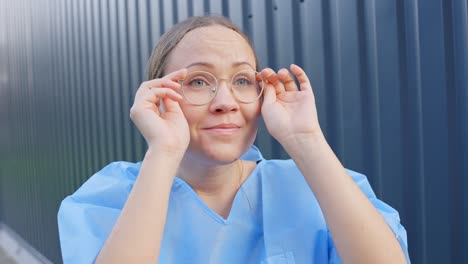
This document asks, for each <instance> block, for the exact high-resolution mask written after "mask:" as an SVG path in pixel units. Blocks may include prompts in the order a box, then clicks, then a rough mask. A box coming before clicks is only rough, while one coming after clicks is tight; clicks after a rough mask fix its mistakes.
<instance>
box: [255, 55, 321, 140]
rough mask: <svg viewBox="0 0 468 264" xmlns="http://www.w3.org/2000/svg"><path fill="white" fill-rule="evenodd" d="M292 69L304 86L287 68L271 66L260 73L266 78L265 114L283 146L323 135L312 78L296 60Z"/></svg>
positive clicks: (272, 133) (266, 121)
mask: <svg viewBox="0 0 468 264" xmlns="http://www.w3.org/2000/svg"><path fill="white" fill-rule="evenodd" d="M290 69H291V72H292V73H293V74H294V75H295V76H296V78H297V79H298V81H299V84H300V89H298V87H297V84H296V81H295V80H294V77H293V76H292V75H291V73H290V72H289V71H288V70H286V69H281V70H279V71H278V73H275V72H274V71H273V70H272V69H270V68H267V69H264V70H262V72H261V73H260V74H261V77H262V78H264V80H266V84H265V90H264V96H263V104H262V116H263V119H264V121H265V124H266V127H267V129H268V131H269V132H270V134H271V135H272V136H273V137H274V138H275V139H276V140H278V141H279V142H280V144H281V145H283V147H286V145H288V146H290V145H291V144H293V145H295V144H297V143H300V142H302V141H303V140H307V139H309V137H314V136H321V135H322V131H321V129H320V125H319V122H318V117H317V109H316V106H315V98H314V94H313V92H312V86H311V85H310V81H309V78H308V77H307V75H306V73H305V72H304V70H302V69H301V68H300V67H299V66H297V65H295V64H291V67H290Z"/></svg>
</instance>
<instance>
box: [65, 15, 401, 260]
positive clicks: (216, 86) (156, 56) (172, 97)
mask: <svg viewBox="0 0 468 264" xmlns="http://www.w3.org/2000/svg"><path fill="white" fill-rule="evenodd" d="M257 66H258V64H257V59H256V56H255V53H254V50H253V48H252V46H251V44H250V42H249V41H248V39H247V37H246V36H245V35H244V34H243V33H242V32H241V31H240V30H239V29H238V28H236V27H235V26H234V25H233V24H232V23H231V22H229V21H228V20H227V19H225V18H223V17H217V16H209V17H193V18H189V19H188V20H186V21H184V22H182V23H180V24H178V25H176V26H174V27H173V28H172V29H171V30H169V31H168V32H167V33H166V34H165V35H164V36H163V37H162V38H161V40H160V42H159V43H158V45H157V46H156V48H155V50H154V51H153V54H152V57H151V63H150V67H149V81H147V82H144V83H142V84H141V86H140V88H139V89H138V91H137V93H136V95H135V102H134V105H133V106H132V108H131V111H130V117H131V119H132V120H133V122H134V123H135V124H136V126H137V127H138V129H139V130H140V132H141V133H142V135H143V136H144V138H145V140H146V142H147V143H148V150H147V152H146V154H145V157H144V159H143V161H142V163H141V164H140V163H137V164H132V163H126V162H116V163H112V164H110V165H109V166H107V167H106V168H104V169H103V170H101V171H100V172H98V173H97V174H96V175H94V176H93V177H91V178H90V179H89V180H88V181H87V182H86V183H85V184H84V185H83V186H82V187H81V188H80V189H79V190H78V191H77V192H75V193H74V194H73V195H71V196H69V197H68V198H66V199H65V200H64V201H63V203H62V205H61V208H60V211H59V231H60V239H61V246H62V253H63V258H64V262H65V263H90V262H93V261H94V260H95V261H96V263H157V262H158V261H159V262H160V263H262V262H265V263H329V262H330V263H340V261H342V262H343V263H404V262H405V258H406V260H407V261H408V257H407V245H406V243H407V242H406V232H405V230H404V228H403V227H402V226H401V225H400V224H399V219H398V213H397V212H396V211H395V210H393V209H392V208H391V207H389V206H388V205H386V204H384V203H383V202H381V201H379V200H378V199H376V197H375V195H374V194H373V192H372V190H371V188H370V186H369V184H368V182H367V180H366V179H365V177H364V176H362V175H360V174H358V173H355V172H352V171H349V170H346V169H344V168H343V166H342V165H341V164H340V162H339V161H338V159H337V158H336V156H335V155H334V153H333V151H332V150H331V148H330V147H329V145H328V144H327V142H326V140H325V138H324V136H323V133H322V131H321V129H320V126H319V123H318V119H317V113H316V107H315V101H314V95H313V92H312V87H311V85H310V82H309V80H308V78H307V75H306V74H305V73H304V71H303V70H302V69H301V68H300V67H298V66H296V65H291V67H290V71H291V72H289V71H288V70H287V69H281V70H280V71H278V72H277V73H276V72H274V71H273V70H272V69H269V68H267V69H263V70H262V71H261V72H259V73H258V72H256V71H255V70H256V68H257ZM293 75H294V76H295V77H296V78H297V80H298V81H299V87H298V86H297V84H296V82H295V81H294V77H293ZM260 115H262V116H263V119H264V121H265V124H266V126H267V129H268V131H269V133H270V134H271V135H272V136H273V137H274V138H275V139H276V140H278V142H279V143H280V144H281V145H282V146H283V147H284V149H285V150H286V151H287V153H288V154H289V155H290V156H291V157H292V160H288V161H274V160H272V161H268V160H264V159H263V158H262V156H261V154H260V152H259V151H258V149H256V148H255V147H254V146H252V144H253V142H254V139H255V136H256V133H257V127H258V120H259V117H260ZM305 120H307V122H305ZM244 153H245V154H244ZM243 154H244V156H242V155H243ZM241 156H242V158H241ZM392 231H393V232H392Z"/></svg>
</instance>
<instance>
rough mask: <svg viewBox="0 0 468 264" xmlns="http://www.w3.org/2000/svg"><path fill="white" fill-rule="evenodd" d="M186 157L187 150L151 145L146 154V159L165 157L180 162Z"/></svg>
mask: <svg viewBox="0 0 468 264" xmlns="http://www.w3.org/2000/svg"><path fill="white" fill-rule="evenodd" d="M184 155H185V149H180V148H174V147H163V146H155V145H150V146H148V149H147V150H146V153H145V158H146V157H164V158H166V159H170V160H176V161H180V160H182V158H183V157H184Z"/></svg>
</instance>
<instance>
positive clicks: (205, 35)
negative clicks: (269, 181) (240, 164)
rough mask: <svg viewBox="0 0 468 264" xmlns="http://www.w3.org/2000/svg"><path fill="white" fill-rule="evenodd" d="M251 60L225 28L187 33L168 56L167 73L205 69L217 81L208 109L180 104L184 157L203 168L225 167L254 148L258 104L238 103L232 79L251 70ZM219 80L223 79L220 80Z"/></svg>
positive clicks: (247, 48) (239, 39) (244, 45)
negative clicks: (186, 131)
mask: <svg viewBox="0 0 468 264" xmlns="http://www.w3.org/2000/svg"><path fill="white" fill-rule="evenodd" d="M255 67H256V65H255V57H254V54H253V51H252V49H251V48H250V46H249V44H248V43H247V42H246V40H245V39H244V38H243V37H242V36H240V35H239V34H238V33H237V32H235V31H233V30H231V29H228V28H226V27H223V26H218V25H215V26H209V27H202V28H197V29H194V30H192V31H190V32H189V33H187V34H186V35H185V36H184V38H183V39H182V40H181V41H180V42H179V44H178V45H177V46H176V48H175V49H174V50H173V51H172V52H171V54H170V55H169V58H168V64H167V68H166V70H165V73H166V74H167V73H170V72H173V71H175V70H179V69H182V68H187V69H188V72H189V73H190V72H193V71H206V72H209V73H211V74H213V75H214V76H215V77H216V78H217V79H218V91H217V94H216V96H215V97H214V99H213V100H212V101H211V102H210V103H208V104H206V105H201V106H198V105H193V104H191V103H189V102H188V101H187V100H184V102H183V103H181V104H180V106H181V108H182V111H183V112H184V115H185V117H186V119H187V121H188V124H189V127H190V144H189V147H188V149H187V152H186V158H189V159H192V160H195V161H197V162H199V163H201V164H207V165H219V164H227V163H230V162H233V161H234V160H236V159H238V158H239V157H240V156H241V155H242V154H243V153H244V152H245V151H247V150H248V148H249V147H250V146H251V145H252V144H253V142H254V140H255V136H256V133H257V127H258V117H259V116H260V107H261V105H260V101H259V100H257V101H255V102H253V103H249V104H246V103H242V102H239V101H238V100H237V99H236V98H235V97H234V95H233V93H232V92H231V85H230V80H231V78H232V77H233V75H235V74H236V73H237V72H239V71H241V70H246V69H255ZM220 79H223V80H220Z"/></svg>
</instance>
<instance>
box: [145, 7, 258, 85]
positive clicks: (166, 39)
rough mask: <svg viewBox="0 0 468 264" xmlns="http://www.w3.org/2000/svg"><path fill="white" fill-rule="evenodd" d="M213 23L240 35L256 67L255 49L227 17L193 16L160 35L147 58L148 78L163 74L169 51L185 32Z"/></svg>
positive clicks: (159, 76) (158, 76)
mask: <svg viewBox="0 0 468 264" xmlns="http://www.w3.org/2000/svg"><path fill="white" fill-rule="evenodd" d="M213 25H220V26H223V27H226V28H229V29H232V30H234V31H235V32H237V33H238V34H239V35H241V36H242V37H243V38H244V39H245V40H246V41H247V43H248V44H249V46H250V47H251V48H252V52H253V54H254V57H255V64H256V67H258V59H257V55H256V54H255V50H254V48H253V45H252V43H251V42H250V40H249V38H248V37H247V35H245V34H244V32H242V31H241V30H240V29H239V28H238V27H237V26H236V25H234V24H233V23H232V22H231V21H230V20H229V19H227V18H225V17H223V16H219V15H210V16H195V17H190V18H188V19H186V20H184V21H182V22H180V23H178V24H176V25H174V26H173V27H172V28H171V29H169V31H167V32H166V33H164V34H163V35H162V36H161V38H160V39H159V42H158V44H157V45H156V47H154V49H153V52H152V53H151V56H150V59H149V64H148V80H151V79H155V78H161V77H163V76H164V70H165V68H166V66H167V58H168V56H169V54H170V53H171V51H172V50H173V49H174V48H175V47H176V46H177V44H179V42H180V41H181V40H182V39H183V38H184V36H185V34H187V33H188V32H190V31H192V30H194V29H196V28H200V27H207V26H213Z"/></svg>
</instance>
